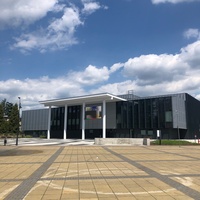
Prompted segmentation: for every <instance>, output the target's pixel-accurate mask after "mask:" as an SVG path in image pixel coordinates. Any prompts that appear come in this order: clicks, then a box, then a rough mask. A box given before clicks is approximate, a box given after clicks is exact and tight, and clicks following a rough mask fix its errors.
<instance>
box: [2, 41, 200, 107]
mask: <svg viewBox="0 0 200 200" xmlns="http://www.w3.org/2000/svg"><path fill="white" fill-rule="evenodd" d="M199 55H200V41H199V40H198V41H196V42H194V43H192V44H189V45H187V46H185V47H183V48H182V49H181V50H180V52H179V53H177V54H174V55H173V54H161V55H156V54H149V55H141V56H140V57H134V58H130V59H129V60H127V62H125V63H115V64H113V65H112V66H111V67H106V66H103V67H97V66H94V65H89V66H87V67H86V68H85V69H84V70H83V71H70V72H69V73H68V74H66V76H62V77H57V78H49V77H41V78H38V79H25V80H21V81H19V80H14V79H10V80H7V81H0V88H1V90H0V99H3V98H7V100H8V101H11V102H15V101H17V97H18V96H21V99H22V103H23V109H27V108H30V107H31V108H33V107H35V106H38V105H39V104H38V101H39V100H45V99H53V98H61V97H70V96H71V97H72V96H79V95H84V94H91V93H98V92H110V93H113V94H123V93H126V92H127V91H128V90H133V91H134V93H135V94H136V95H139V96H148V95H159V94H167V93H177V92H188V93H190V94H191V95H194V96H196V97H200V89H199V88H200V76H199V74H200V58H199ZM123 76H124V77H123ZM116 77H118V78H116ZM120 77H123V78H122V79H120ZM111 79H112V82H113V83H110V82H109V80H111ZM113 80H114V81H113ZM47 88H48V89H47ZM91 88H92V89H91Z"/></svg>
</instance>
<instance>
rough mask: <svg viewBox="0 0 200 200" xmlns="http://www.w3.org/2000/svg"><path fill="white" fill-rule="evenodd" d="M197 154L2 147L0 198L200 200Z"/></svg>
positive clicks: (161, 148)
mask: <svg viewBox="0 0 200 200" xmlns="http://www.w3.org/2000/svg"><path fill="white" fill-rule="evenodd" d="M199 150H200V147H199V146H196V147H188V146H185V147H184V146H183V147H176V146H173V147H168V146H165V147H164V146H150V147H146V146H141V147H134V146H106V147H104V146H63V147H62V148H60V147H59V146H39V147H35V146H31V147H28V146H26V147H22V146H21V147H17V148H13V147H10V146H7V147H6V150H5V148H3V147H1V146H0V199H17V200H20V199H21V200H22V199H24V200H34V199H37V200H39V199H40V200H45V199H61V200H64V199H65V200H66V199H67V200H68V199H69V200H70V199H71V200H74V199H76V200H77V199H98V200H112V199H118V200H119V199H120V200H129V199H133V200H135V199H142V200H144V199H145V200H146V199H147V200H148V199H149V200H151V199H153V200H155V199H162V200H165V199H167V200H171V199H175V200H178V199H181V200H184V199H187V200H190V199H195V200H196V199H200V192H199V191H200V172H199V166H200V154H199ZM15 151H16V152H15ZM17 151H18V152H17ZM34 152H35V153H34Z"/></svg>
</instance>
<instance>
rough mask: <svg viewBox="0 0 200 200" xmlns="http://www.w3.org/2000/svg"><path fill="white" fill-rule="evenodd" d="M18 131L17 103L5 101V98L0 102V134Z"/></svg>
mask: <svg viewBox="0 0 200 200" xmlns="http://www.w3.org/2000/svg"><path fill="white" fill-rule="evenodd" d="M18 131H19V111H18V105H17V104H15V105H13V104H12V103H10V102H7V101H6V99H4V100H2V101H1V102H0V134H3V135H6V134H8V133H9V134H11V133H17V132H18Z"/></svg>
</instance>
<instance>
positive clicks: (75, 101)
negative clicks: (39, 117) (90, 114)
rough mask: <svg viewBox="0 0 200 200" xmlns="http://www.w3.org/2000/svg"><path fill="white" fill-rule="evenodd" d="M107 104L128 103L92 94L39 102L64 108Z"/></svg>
mask: <svg viewBox="0 0 200 200" xmlns="http://www.w3.org/2000/svg"><path fill="white" fill-rule="evenodd" d="M103 101H106V102H117V101H127V100H126V99H123V98H121V97H118V96H116V95H113V94H110V93H101V94H91V95H85V96H77V97H70V98H63V99H53V100H44V101H39V103H41V104H43V105H44V106H64V105H82V104H83V103H86V104H90V103H91V104H92V103H102V102H103Z"/></svg>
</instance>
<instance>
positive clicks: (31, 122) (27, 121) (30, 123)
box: [22, 109, 49, 131]
mask: <svg viewBox="0 0 200 200" xmlns="http://www.w3.org/2000/svg"><path fill="white" fill-rule="evenodd" d="M48 112H49V110H48V109H40V110H26V111H22V131H30V130H47V129H48Z"/></svg>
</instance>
